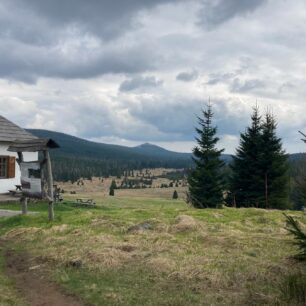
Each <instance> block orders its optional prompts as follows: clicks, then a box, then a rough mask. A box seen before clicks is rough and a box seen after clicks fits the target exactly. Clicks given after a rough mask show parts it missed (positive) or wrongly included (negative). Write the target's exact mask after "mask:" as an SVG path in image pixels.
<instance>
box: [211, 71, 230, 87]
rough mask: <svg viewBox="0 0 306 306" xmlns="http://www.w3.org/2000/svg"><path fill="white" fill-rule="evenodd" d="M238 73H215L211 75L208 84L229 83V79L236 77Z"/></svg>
mask: <svg viewBox="0 0 306 306" xmlns="http://www.w3.org/2000/svg"><path fill="white" fill-rule="evenodd" d="M235 76H236V73H223V74H219V73H213V74H210V75H209V79H208V81H207V82H206V84H207V85H216V84H218V83H227V82H228V81H229V80H231V79H232V78H234V77H235Z"/></svg>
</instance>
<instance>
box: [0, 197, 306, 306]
mask: <svg viewBox="0 0 306 306" xmlns="http://www.w3.org/2000/svg"><path fill="white" fill-rule="evenodd" d="M77 196H80V195H75V197H77ZM82 196H85V195H82ZM72 197H73V196H72V195H69V197H67V198H66V199H65V202H64V203H62V204H57V206H56V209H55V214H56V220H55V221H54V222H53V223H49V222H47V204H45V203H36V204H35V203H33V204H30V210H31V211H36V212H38V213H37V214H32V215H28V216H20V215H19V216H13V217H10V218H0V237H1V244H0V305H3V306H6V305H29V304H30V305H40V304H39V303H38V302H37V300H34V298H33V294H34V295H35V292H30V293H29V291H31V290H33V289H31V287H32V288H33V287H37V285H35V284H34V285H33V286H28V287H26V288H24V287H22V286H21V285H20V275H19V274H20V273H24V274H23V277H25V279H26V277H28V279H29V280H30V279H33V278H37V279H38V280H39V279H43V282H42V284H47V285H45V287H46V286H48V287H49V286H50V284H52V286H54V288H61V289H60V290H56V291H58V292H60V297H59V298H63V300H62V301H63V302H62V304H63V305H66V304H65V303H66V302H67V303H68V304H67V305H69V303H70V304H71V303H72V304H73V305H182V306H183V305H184V306H185V305H304V304H305V302H306V300H305V299H306V298H305V293H306V269H305V268H306V266H305V264H304V263H299V262H296V261H295V260H293V259H292V257H291V256H292V255H294V254H295V253H296V251H297V250H296V248H295V247H294V246H293V245H292V241H293V238H292V237H291V236H290V235H288V233H287V231H286V230H285V226H286V225H285V217H284V215H283V212H281V211H270V210H259V209H233V208H224V209H220V210H215V209H205V210H195V209H192V208H190V207H188V206H186V204H185V203H184V202H183V201H180V200H178V201H175V200H166V199H158V198H145V197H144V198H142V197H101V198H95V200H96V202H97V208H92V209H88V208H77V207H74V206H73V205H72V202H73V198H72ZM0 209H13V210H17V209H19V206H18V205H17V204H1V205H0ZM286 213H287V214H290V215H293V216H295V218H296V219H298V220H299V221H300V222H301V223H302V224H304V225H305V224H306V215H305V214H303V213H302V212H291V211H290V212H289V211H288V212H286ZM17 259H18V260H17ZM20 259H21V262H22V263H20ZM44 282H45V283H44ZM52 286H51V287H52ZM50 290H51V291H50V292H49V293H48V292H47V293H46V294H45V295H44V296H45V299H47V300H48V294H49V295H50V298H51V296H53V298H54V294H53V293H52V288H51V289H50ZM40 291H42V290H40ZM25 292H28V294H25ZM31 294H32V295H31ZM66 299H67V300H66ZM69 299H72V301H73V302H69ZM38 300H39V298H38ZM70 301H71V300H70ZM33 303H34V304H33ZM50 305H52V304H50Z"/></svg>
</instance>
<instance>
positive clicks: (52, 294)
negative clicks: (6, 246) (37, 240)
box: [5, 250, 89, 306]
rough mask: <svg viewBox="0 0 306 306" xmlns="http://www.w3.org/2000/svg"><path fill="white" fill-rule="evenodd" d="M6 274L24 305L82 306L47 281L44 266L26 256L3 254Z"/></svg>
mask: <svg viewBox="0 0 306 306" xmlns="http://www.w3.org/2000/svg"><path fill="white" fill-rule="evenodd" d="M5 259H6V273H7V275H8V276H9V277H10V278H11V279H13V280H14V282H15V284H16V289H17V291H18V292H20V294H21V296H22V297H23V298H24V300H25V301H26V303H27V304H28V305H31V306H43V305H48V306H59V305H61V306H71V305H75V306H82V305H89V304H85V303H84V302H83V301H82V300H81V299H79V298H78V297H77V296H75V295H72V294H67V293H66V292H64V291H63V289H62V288H61V287H60V286H59V285H57V284H55V283H54V282H51V281H50V280H49V279H48V273H47V271H46V270H45V269H44V266H43V265H41V264H38V263H37V262H35V261H33V259H31V258H30V257H29V256H28V255H27V254H17V253H16V252H14V251H13V250H7V251H6V252H5Z"/></svg>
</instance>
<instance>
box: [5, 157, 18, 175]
mask: <svg viewBox="0 0 306 306" xmlns="http://www.w3.org/2000/svg"><path fill="white" fill-rule="evenodd" d="M15 164H16V157H14V156H8V157H7V178H14V177H15Z"/></svg>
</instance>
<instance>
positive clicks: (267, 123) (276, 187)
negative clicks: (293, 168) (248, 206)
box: [260, 113, 289, 209]
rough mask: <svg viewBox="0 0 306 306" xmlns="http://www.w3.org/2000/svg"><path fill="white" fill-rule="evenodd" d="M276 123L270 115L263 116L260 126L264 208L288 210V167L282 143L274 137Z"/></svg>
mask: <svg viewBox="0 0 306 306" xmlns="http://www.w3.org/2000/svg"><path fill="white" fill-rule="evenodd" d="M276 128H277V123H276V121H275V118H274V117H273V115H272V114H270V113H267V114H266V115H265V119H264V122H263V124H262V150H261V154H260V164H261V166H260V168H261V170H262V179H261V185H262V186H263V193H264V203H262V205H261V207H265V208H278V209H285V208H289V207H288V205H289V174H288V173H289V165H288V161H287V160H288V156H287V154H286V153H285V151H284V150H283V148H282V141H281V139H280V138H279V137H277V135H276Z"/></svg>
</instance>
